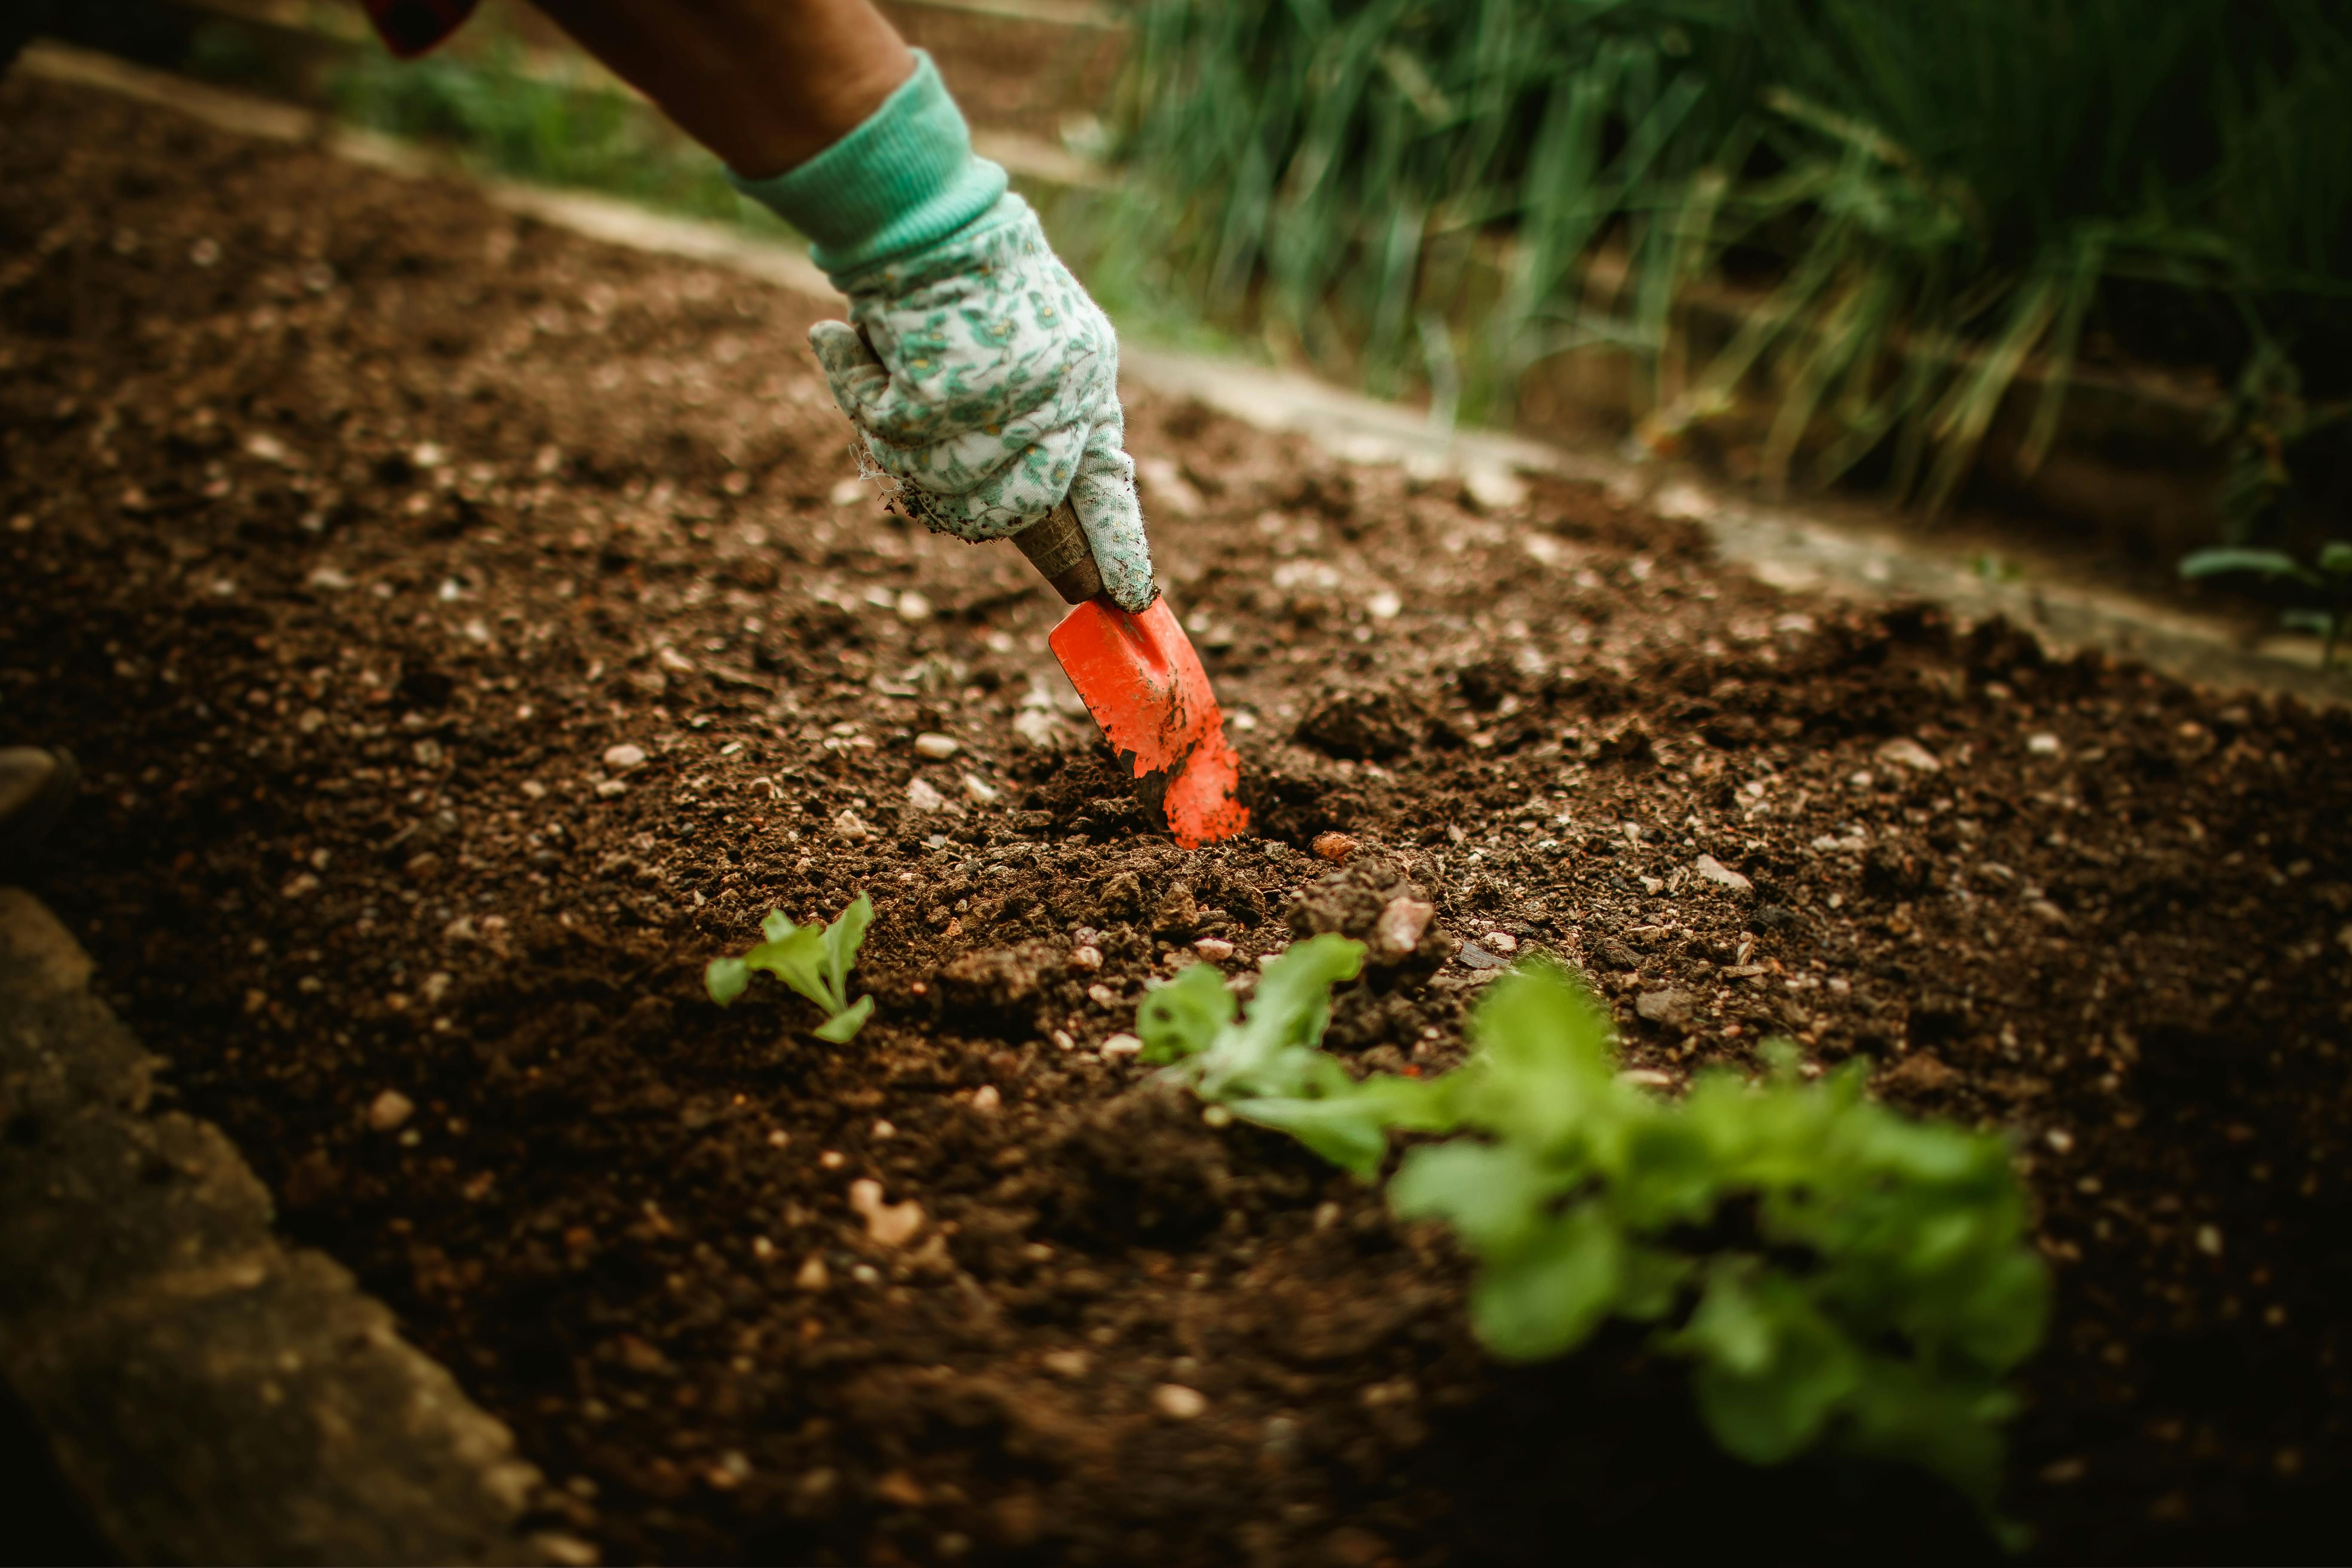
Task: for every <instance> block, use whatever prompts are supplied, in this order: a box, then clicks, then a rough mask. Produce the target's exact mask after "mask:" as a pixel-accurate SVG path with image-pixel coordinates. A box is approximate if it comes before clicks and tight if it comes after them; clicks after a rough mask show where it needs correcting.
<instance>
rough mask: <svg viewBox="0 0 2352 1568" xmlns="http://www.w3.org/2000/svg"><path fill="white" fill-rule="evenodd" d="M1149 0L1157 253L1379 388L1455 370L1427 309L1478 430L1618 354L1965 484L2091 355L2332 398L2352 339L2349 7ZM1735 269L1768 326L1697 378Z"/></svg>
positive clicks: (1666, 419) (1666, 395) (1786, 463)
mask: <svg viewBox="0 0 2352 1568" xmlns="http://www.w3.org/2000/svg"><path fill="white" fill-rule="evenodd" d="M1133 15H1134V16H1135V19H1136V35H1135V36H1136V39H1137V47H1136V50H1135V52H1134V54H1133V56H1132V57H1131V70H1130V72H1129V76H1128V78H1127V79H1126V84H1125V87H1124V89H1123V91H1124V92H1125V94H1126V99H1125V101H1126V103H1127V104H1128V105H1129V112H1128V118H1127V120H1126V121H1125V125H1126V137H1125V143H1124V145H1125V150H1126V152H1127V153H1128V155H1129V158H1130V159H1131V161H1132V163H1134V165H1135V167H1136V169H1137V171H1138V173H1139V174H1140V175H1141V177H1142V178H1143V179H1144V180H1145V181H1146V182H1148V183H1149V184H1151V185H1152V186H1154V187H1155V188H1157V189H1159V190H1160V191H1162V192H1165V193H1167V194H1168V195H1170V197H1171V200H1170V201H1169V202H1168V203H1167V204H1166V205H1165V206H1164V210H1163V213H1162V216H1161V226H1160V227H1159V228H1157V229H1155V230H1152V231H1150V233H1149V234H1146V233H1145V232H1144V231H1143V230H1141V229H1139V230H1138V231H1137V234H1136V243H1138V244H1139V245H1148V246H1150V247H1154V249H1155V251H1157V252H1161V253H1164V254H1165V255H1166V256H1167V257H1168V258H1171V268H1172V273H1173V275H1175V276H1179V277H1189V278H1191V279H1192V280H1193V286H1194V287H1195V288H1196V289H1199V290H1200V291H1201V292H1202V294H1203V295H1204V296H1205V297H1207V298H1208V299H1209V300H1210V302H1211V303H1212V304H1213V306H1214V307H1215V308H1216V309H1218V310H1222V311H1225V312H1228V313H1230V314H1232V315H1234V316H1236V317H1244V318H1248V319H1250V320H1252V321H1254V322H1255V323H1256V324H1260V325H1263V326H1264V327H1265V328H1266V329H1267V330H1268V331H1269V332H1270V334H1271V335H1274V336H1276V337H1279V338H1281V339H1283V340H1284V341H1286V342H1296V343H1297V344H1299V345H1301V346H1302V347H1303V348H1304V350H1305V352H1306V353H1307V354H1308V355H1309V356H1311V357H1313V358H1315V359H1317V360H1318V361H1320V362H1321V363H1324V364H1325V365H1327V366H1328V367H1330V368H1333V369H1335V370H1339V371H1341V372H1343V373H1345V374H1351V375H1356V376H1360V377H1365V378H1368V379H1370V380H1372V381H1373V382H1374V383H1375V384H1388V383H1389V382H1390V381H1391V380H1393V379H1397V378H1402V376H1404V375H1406V374H1408V373H1415V372H1418V373H1419V374H1423V375H1427V376H1431V377H1434V376H1435V375H1436V374H1438V371H1439V365H1440V362H1438V361H1436V360H1434V359H1433V358H1432V357H1431V355H1430V354H1429V353H1428V352H1427V351H1428V347H1429V344H1430V342H1431V339H1430V336H1429V334H1428V332H1427V331H1424V330H1420V329H1419V328H1418V327H1417V325H1416V323H1417V322H1418V321H1420V320H1421V318H1422V317H1423V314H1424V313H1426V312H1430V311H1435V312H1437V313H1438V314H1440V315H1441V316H1444V317H1445V318H1447V319H1448V321H1450V323H1451V325H1452V326H1453V327H1454V341H1455V342H1456V343H1457V344H1458V345H1459V353H1458V362H1457V363H1456V364H1455V366H1454V374H1456V375H1457V376H1458V378H1459V382H1460V385H1461V388H1462V391H1461V394H1460V396H1459V400H1458V401H1459V406H1460V408H1461V409H1462V411H1463V412H1464V413H1465V415H1466V416H1471V417H1476V416H1479V415H1481V414H1482V413H1486V414H1491V413H1495V412H1498V411H1499V412H1507V411H1508V409H1509V408H1510V406H1511V404H1512V398H1513V395H1514V393H1515V390H1516V388H1517V385H1518V384H1519V383H1520V382H1521V380H1522V379H1523V378H1524V377H1525V376H1526V375H1527V374H1529V372H1530V371H1531V370H1532V369H1533V368H1534V367H1536V366H1538V365H1539V364H1541V363H1542V362H1544V361H1545V360H1546V359H1548V358H1549V357H1550V356H1552V355H1554V354H1557V353H1564V352H1570V351H1574V350H1580V349H1584V348H1588V347H1596V346H1597V347H1606V348H1608V349H1611V350H1613V351H1616V352H1620V353H1631V354H1632V355H1633V357H1634V359H1635V362H1636V368H1637V369H1638V370H1639V371H1640V372H1641V378H1642V381H1643V384H1644V385H1645V388H1646V396H1647V403H1648V406H1647V408H1646V409H1637V410H1636V411H1635V412H1636V414H1637V416H1647V417H1649V418H1650V419H1651V420H1652V422H1653V423H1654V424H1656V425H1658V426H1662V427H1666V426H1671V425H1672V424H1673V422H1674V420H1675V419H1677V418H1682V417H1685V416H1688V417H1694V418H1711V417H1715V416H1717V414H1718V413H1720V412H1723V411H1724V410H1726V409H1728V408H1731V407H1734V406H1737V402H1738V400H1737V399H1736V398H1734V397H1733V396H1732V395H1733V394H1735V393H1736V394H1739V395H1754V394H1756V393H1758V392H1759V391H1764V392H1766V393H1767V394H1768V395H1770V396H1771V397H1773V398H1774V399H1775V407H1774V409H1773V411H1772V412H1773V418H1772V427H1771V430H1770V434H1769V437H1768V439H1769V453H1768V454H1767V456H1768V457H1769V468H1771V470H1772V471H1773V472H1774V474H1775V475H1776V476H1777V475H1780V474H1784V473H1787V474H1793V473H1794V472H1796V471H1797V463H1798V461H1799V459H1800V458H1802V457H1804V456H1806V455H1807V454H1813V455H1814V457H1813V460H1812V461H1811V465H1810V467H1809V468H1807V469H1806V472H1807V473H1808V475H1809V476H1810V477H1811V478H1813V479H1817V480H1818V479H1825V478H1830V477H1834V476H1836V475H1839V474H1843V473H1845V472H1848V471H1850V470H1851V469H1852V468H1853V467H1854V465H1855V464H1857V463H1859V462H1861V461H1862V460H1863V459H1864V458H1868V457H1870V456H1871V455H1872V454H1874V453H1885V455H1886V456H1887V457H1888V458H1890V461H1889V463H1888V465H1887V466H1888V468H1890V469H1891V470H1892V472H1893V473H1894V475H1895V480H1896V488H1897V489H1898V492H1900V493H1903V494H1906V495H1908V494H1914V493H1916V494H1917V495H1918V496H1919V497H1921V498H1922V499H1923V500H1925V501H1926V502H1927V504H1928V505H1929V506H1930V507H1939V506H1943V505H1947V504H1948V503H1949V501H1950V500H1951V498H1952V497H1953V495H1954V494H1955V493H1956V491H1957V489H1958V486H1959V485H1960V483H1961V482H1962V481H1963V480H1964V479H1965V477H1966V475H1967V473H1968V471H1969V468H1970V466H1971V464H1972V463H1973V462H1974V461H1975V459H1976V457H1977V455H1978V453H1979V451H1980V450H1981V448H1982V447H1983V444H1984V443H1985V441H1986V440H1988V439H1990V438H1994V437H1995V435H1996V432H1998V433H2000V438H2002V439H2008V438H2010V434H2011V431H2012V430H2014V432H2015V434H2016V437H2018V438H2019V440H2020V450H2019V453H2018V456H2019V458H2021V461H2022V462H2023V463H2024V464H2025V465H2026V466H2027V467H2031V466H2032V465H2033V464H2035V463H2038V462H2039V461H2041V460H2042V458H2043V457H2044V456H2045V455H2046V454H2047V452H2048V451H2049V450H2050V449H2051V447H2053V445H2054V443H2055V442H2056V440H2057V438H2058V433H2059V430H2060V428H2061V426H2062V423H2063V418H2064V410H2065V406H2066V402H2067V397H2068V391H2069V387H2070V385H2071V384H2072V383H2073V381H2074V361H2075V359H2076V357H2077V355H2078V354H2079V353H2082V352H2083V348H2084V343H2085V342H2093V341H2097V342H2101V343H2102V345H2103V347H2104V345H2105V342H2108V341H2112V342H2114V343H2115V344H2116V346H2117V347H2119V348H2120V349H2122V350H2123V352H2124V353H2125V355H2126V357H2131V356H2134V355H2137V356H2138V357H2151V356H2154V357H2162V358H2177V357H2178V356H2180V355H2184V354H2185V355H2187V356H2189V357H2190V358H2191V359H2202V360H2205V361H2207V362H2209V363H2215V364H2217V365H2218V367H2219V368H2220V369H2221V371H2222V373H2223V374H2234V372H2235V370H2236V368H2237V363H2238V362H2239V361H2240V360H2242V358H2243V357H2244V356H2245V355H2246V353H2248V344H2249V343H2251V344H2252V345H2254V347H2255V348H2256V350H2259V348H2260V346H2261V345H2262V344H2263V343H2264V342H2282V343H2285V342H2292V343H2293V344H2294V352H2295V355H2296V358H2297V361H2298V363H2302V364H2304V365H2305V366H2307V367H2310V368H2312V369H2313V371H2314V372H2315V374H2320V373H2322V372H2324V373H2325V374H2327V375H2328V376H2330V377H2331V378H2333V380H2332V381H2331V382H2330V395H2334V393H2333V388H2334V386H2335V384H2339V383H2341V382H2342V381H2343V375H2342V373H2341V371H2340V369H2338V368H2337V367H2339V366H2340V365H2341V364H2343V363H2352V18H2347V15H2346V14H2345V13H2344V12H2343V10H2342V8H2341V7H2340V6H2336V5H2328V4H2324V3H2322V0H2273V4H2271V5H2264V6H2261V7H2245V6H2242V5H2233V4H2231V3H2230V0H2168V3H2165V4H2158V3H2156V0H2137V3H2135V0H1975V3H1972V4H1969V5H1912V4H1905V3H1898V0H1802V3H1800V0H1315V3H1309V0H1297V3H1276V0H1251V3H1246V4H1241V5H1230V4H1223V3H1222V0H1135V5H1134V12H1133ZM1596 256H1605V257H1606V258H1607V266H1608V268H1609V269H1610V270H1611V271H1612V275H1613V274H1614V272H1615V271H1616V270H1617V269H1618V268H1621V267H1622V276H1623V277H1624V278H1625V279H1627V282H1626V284H1625V286H1624V287H1623V288H1622V289H1613V290H1612V289H1601V288H1596V287H1594V286H1593V284H1592V282H1591V270H1592V266H1593V258H1595V257H1596ZM1474 279H1475V282H1476V288H1475V291H1474V290H1472V289H1470V288H1469V284H1470V283H1471V282H1472V280H1474ZM1800 279H1802V280H1805V282H1806V283H1807V284H1809V285H1810V286H1809V287H1801V288H1799V289H1795V290H1793V291H1792V290H1791V289H1790V287H1789V286H1790V284H1791V283H1792V282H1796V281H1798V280H1800ZM1726 282H1729V283H1730V284H1731V285H1732V286H1733V289H1734V290H1735V291H1746V292H1747V293H1748V296H1749V297H1750V298H1751V299H1752V298H1757V297H1760V298H1761V299H1763V300H1764V301H1765V303H1764V304H1763V305H1762V307H1761V309H1762V310H1763V312H1764V313H1765V315H1766V316H1767V317H1768V318H1769V320H1768V321H1767V322H1766V323H1765V330H1763V331H1761V332H1760V333H1757V334H1746V335H1740V336H1738V338H1737V341H1734V342H1732V343H1730V345H1729V349H1728V357H1727V358H1721V359H1718V360H1717V362H1716V363H1714V364H1712V365H1705V364H1702V365H1698V366H1696V367H1693V366H1687V365H1685V364H1684V363H1682V360H1683V356H1684V355H1685V353H1688V351H1689V347H1690V344H1691V342H1693V336H1692V331H1691V328H1692V323H1693V318H1694V315H1695V314H1696V312H1697V311H1699V310H1710V311H1716V312H1717V314H1716V315H1715V316H1713V317H1710V318H1709V320H1708V324H1707V331H1709V332H1710V333H1714V332H1715V331H1716V327H1717V323H1719V321H1720V320H1721V317H1720V314H1719V311H1720V306H1719V305H1718V304H1717V303H1716V301H1718V300H1723V299H1724V298H1725V290H1724V288H1723V285H1724V284H1725V283H1726ZM1700 289H1705V290H1706V296H1705V299H1704V302H1703V303H1702V300H1701V298H1700V297H1699V296H1698V295H1697V293H1696V291H1697V290H1700ZM1474 293H1475V303H1474V302H1473V296H1474ZM1792 298H1793V299H1795V300H1797V304H1796V306H1795V308H1794V309H1793V310H1791V309H1789V306H1790V300H1792ZM1713 341H1715V342H1721V341H1722V340H1721V337H1720V336H1719V335H1718V336H1716V337H1715V338H1714V339H1713ZM1694 372H1695V374H1694ZM2029 378H2030V381H2031V384H2030V386H2029V388H2028V395H2027V399H2024V400H2021V398H2020V396H2019V389H2020V387H2021V385H2028V383H2029ZM1701 384H1707V386H1706V395H1704V396H1700V395H1696V394H1697V392H1698V389H1699V386H1700V385H1701ZM2315 384H2317V383H2316V382H2315ZM2027 401H2030V406H2026V405H2025V403H2026V402H2027ZM2005 405H2020V411H2021V414H2023V415H2024V417H2021V418H2019V419H2017V420H2015V421H2011V420H2008V419H2005V418H2002V417H2000V411H2001V410H2002V409H2003V407H2004V406H2005ZM1923 474H1924V475H1925V479H1924V482H1922V479H1921V476H1922V475H1923ZM2250 493H2256V492H2252V491H2250Z"/></svg>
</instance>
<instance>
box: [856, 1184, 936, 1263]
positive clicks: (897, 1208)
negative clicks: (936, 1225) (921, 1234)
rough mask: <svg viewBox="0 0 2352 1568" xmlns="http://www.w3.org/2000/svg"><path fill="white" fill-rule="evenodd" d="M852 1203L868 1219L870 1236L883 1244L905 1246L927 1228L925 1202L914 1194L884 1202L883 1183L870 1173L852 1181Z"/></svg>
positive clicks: (867, 1231)
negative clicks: (891, 1202)
mask: <svg viewBox="0 0 2352 1568" xmlns="http://www.w3.org/2000/svg"><path fill="white" fill-rule="evenodd" d="M849 1207H850V1210H851V1212H853V1213H855V1214H856V1215H859V1216H860V1217H861V1218H863V1219H864V1220H865V1221H866V1237H867V1238H868V1239H870V1240H872V1241H874V1242H876V1243H877V1244H879V1245H880V1246H883V1247H904V1246H905V1245H907V1243H908V1242H909V1241H912V1240H913V1239H914V1237H915V1233H916V1232H917V1231H919V1230H920V1229H922V1228H923V1205H920V1204H919V1203H917V1202H916V1201H915V1200H914V1199H912V1198H908V1200H907V1201H906V1202H905V1203H901V1204H889V1203H884V1202H883V1201H882V1184H881V1183H879V1182H877V1181H875V1180H874V1179H873V1178H872V1177H870V1176H865V1177H860V1178H859V1179H858V1180H856V1181H854V1182H852V1183H850V1184H849Z"/></svg>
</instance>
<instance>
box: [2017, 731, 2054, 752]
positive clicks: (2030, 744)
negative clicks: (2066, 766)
mask: <svg viewBox="0 0 2352 1568" xmlns="http://www.w3.org/2000/svg"><path fill="white" fill-rule="evenodd" d="M2025 749H2026V750H2027V751H2029V752H2032V753H2033V754H2034V755H2035V756H2037V757H2054V756H2056V755H2057V754H2058V749H2059V748H2058V737H2057V736H2055V735H2053V734H2051V733H2050V732H2049V731H2042V733H2040V734H2036V735H2028V736H2027V737H2025Z"/></svg>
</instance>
